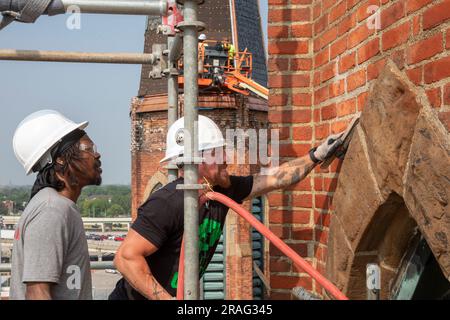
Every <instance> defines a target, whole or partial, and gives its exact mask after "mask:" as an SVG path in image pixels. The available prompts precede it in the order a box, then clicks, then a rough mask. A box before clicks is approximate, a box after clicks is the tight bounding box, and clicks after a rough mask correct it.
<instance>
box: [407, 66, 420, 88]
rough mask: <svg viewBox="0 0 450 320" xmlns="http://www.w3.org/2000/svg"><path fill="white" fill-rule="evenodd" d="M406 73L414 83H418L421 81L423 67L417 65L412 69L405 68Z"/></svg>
mask: <svg viewBox="0 0 450 320" xmlns="http://www.w3.org/2000/svg"><path fill="white" fill-rule="evenodd" d="M406 74H407V75H408V77H409V80H411V81H412V82H413V83H414V84H416V85H419V84H421V83H422V76H423V67H417V68H414V69H410V70H406Z"/></svg>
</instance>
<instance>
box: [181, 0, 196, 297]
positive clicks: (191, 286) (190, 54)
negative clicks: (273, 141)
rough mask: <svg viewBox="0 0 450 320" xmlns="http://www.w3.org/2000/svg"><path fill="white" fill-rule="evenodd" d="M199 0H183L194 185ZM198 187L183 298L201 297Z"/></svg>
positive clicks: (188, 208) (187, 177)
mask: <svg viewBox="0 0 450 320" xmlns="http://www.w3.org/2000/svg"><path fill="white" fill-rule="evenodd" d="M197 11H198V4H197V0H194V1H192V0H186V1H185V2H184V24H185V27H184V37H183V53H184V63H183V65H184V78H185V81H184V127H185V135H188V136H189V137H190V139H185V142H186V143H185V145H184V157H185V158H187V161H186V162H185V164H184V183H185V184H187V185H191V186H192V185H194V184H197V183H198V167H197V165H196V164H195V163H194V159H195V158H197V154H198V152H197V150H198V140H197V133H198V110H197V102H198V38H197V36H198V31H197V26H195V23H196V22H197ZM198 224H199V218H198V190H195V189H185V190H184V236H185V250H186V254H185V258H184V266H185V274H184V284H185V286H184V298H185V299H186V300H197V299H198V298H199V290H198V289H199V288H198V286H199V245H198V241H199V237H198Z"/></svg>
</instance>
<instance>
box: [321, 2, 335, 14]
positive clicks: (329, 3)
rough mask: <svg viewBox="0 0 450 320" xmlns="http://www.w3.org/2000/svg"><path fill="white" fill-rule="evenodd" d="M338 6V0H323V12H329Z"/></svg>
mask: <svg viewBox="0 0 450 320" xmlns="http://www.w3.org/2000/svg"><path fill="white" fill-rule="evenodd" d="M335 4H336V0H322V7H323V11H324V12H325V11H327V10H328V9H330V8H331V7H332V6H334V5H335Z"/></svg>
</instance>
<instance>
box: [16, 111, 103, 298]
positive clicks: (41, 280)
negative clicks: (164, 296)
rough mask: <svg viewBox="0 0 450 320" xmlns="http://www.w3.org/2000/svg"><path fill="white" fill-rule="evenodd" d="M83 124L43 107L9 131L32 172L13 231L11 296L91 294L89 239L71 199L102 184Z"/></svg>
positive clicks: (97, 157)
mask: <svg viewBox="0 0 450 320" xmlns="http://www.w3.org/2000/svg"><path fill="white" fill-rule="evenodd" d="M87 125H88V122H82V123H79V124H77V123H75V122H73V121H71V120H69V119H67V118H66V117H64V116H63V115H62V114H60V113H59V112H57V111H53V110H42V111H38V112H35V113H33V114H31V115H29V116H28V117H26V118H25V119H24V120H23V121H22V122H21V123H20V124H19V126H18V127H17V129H16V132H15V133H14V138H13V148H14V153H15V155H16V157H17V159H18V160H19V162H20V164H21V165H22V166H23V167H24V169H25V172H26V174H27V175H28V174H31V173H33V172H35V173H37V176H36V181H35V183H34V185H33V188H32V190H31V197H30V201H29V202H28V205H27V207H26V208H25V210H24V212H23V214H22V216H21V217H20V220H19V223H18V224H17V227H16V232H15V236H14V244H13V254H12V268H11V289H10V298H11V299H33V300H34V299H38V300H42V299H57V300H80V299H82V300H87V299H92V281H91V272H90V259H89V251H88V244H87V240H86V235H85V230H84V227H83V221H82V219H81V214H80V211H79V209H78V207H77V205H76V202H77V199H78V197H79V196H80V193H81V189H82V188H83V187H85V186H87V185H100V184H101V181H102V179H101V173H102V170H101V162H100V154H99V153H98V152H97V148H96V146H95V144H94V143H93V142H92V141H91V139H90V138H89V137H88V135H87V134H86V132H85V131H84V129H85V128H86V127H87Z"/></svg>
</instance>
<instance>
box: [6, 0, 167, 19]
mask: <svg viewBox="0 0 450 320" xmlns="http://www.w3.org/2000/svg"><path fill="white" fill-rule="evenodd" d="M26 4H27V1H24V0H0V11H13V12H21V11H22V10H23V8H24V7H25V5H26ZM74 6H75V7H76V8H78V9H79V10H80V12H81V13H101V14H131V15H162V16H165V15H166V14H167V0H53V1H52V2H51V3H50V4H49V6H48V7H47V9H46V10H45V12H44V14H47V15H57V14H65V13H66V12H67V10H68V9H69V8H71V7H72V8H73V7H74Z"/></svg>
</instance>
